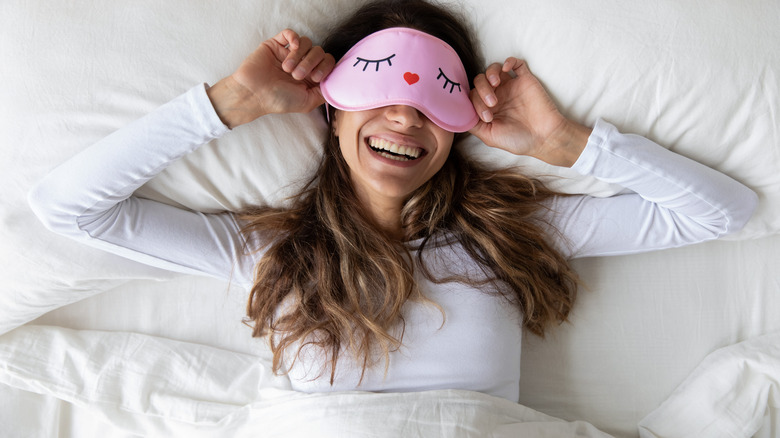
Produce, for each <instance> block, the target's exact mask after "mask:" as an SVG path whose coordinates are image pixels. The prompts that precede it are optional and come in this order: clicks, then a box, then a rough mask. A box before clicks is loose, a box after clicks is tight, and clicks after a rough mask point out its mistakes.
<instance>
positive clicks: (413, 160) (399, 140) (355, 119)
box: [334, 105, 455, 205]
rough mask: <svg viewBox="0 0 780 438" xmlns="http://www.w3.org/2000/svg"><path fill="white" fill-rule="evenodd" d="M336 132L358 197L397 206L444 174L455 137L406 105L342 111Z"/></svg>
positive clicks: (336, 121)
mask: <svg viewBox="0 0 780 438" xmlns="http://www.w3.org/2000/svg"><path fill="white" fill-rule="evenodd" d="M334 129H335V133H336V136H337V137H338V139H339V145H340V147H341V154H342V155H343V156H344V160H345V161H346V162H347V164H348V165H349V168H350V176H351V178H352V182H353V184H354V185H355V190H356V191H357V193H358V195H359V196H361V197H367V198H365V199H368V200H372V201H378V200H381V201H384V200H392V201H393V202H398V203H402V202H403V201H404V200H406V199H407V198H408V196H409V195H410V194H411V193H412V192H413V191H414V190H416V189H417V188H419V187H420V186H422V185H423V184H424V183H425V182H426V181H428V180H429V179H430V178H431V177H432V176H433V175H435V174H436V172H438V171H439V169H441V167H442V166H443V165H444V162H445V161H446V160H447V156H449V153H450V149H451V148H452V141H453V139H454V136H455V134H453V133H452V132H449V131H446V130H444V129H442V128H440V127H439V126H438V125H436V124H435V123H433V122H431V121H430V120H429V119H428V118H427V117H426V116H424V115H423V114H422V113H420V112H419V111H418V110H417V109H415V108H413V107H410V106H406V105H394V106H387V107H381V108H376V109H372V110H366V111H338V110H337V111H336V114H335V117H334ZM399 205H400V204H399Z"/></svg>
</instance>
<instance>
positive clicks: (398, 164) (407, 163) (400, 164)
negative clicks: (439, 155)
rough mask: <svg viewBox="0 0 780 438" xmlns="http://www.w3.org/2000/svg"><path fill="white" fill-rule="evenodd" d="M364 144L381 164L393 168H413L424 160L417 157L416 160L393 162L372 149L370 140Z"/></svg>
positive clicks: (366, 140)
mask: <svg viewBox="0 0 780 438" xmlns="http://www.w3.org/2000/svg"><path fill="white" fill-rule="evenodd" d="M363 144H364V145H365V146H366V148H367V149H368V153H369V154H371V156H372V157H374V158H376V159H377V160H379V161H381V162H383V163H385V164H389V165H391V166H396V167H412V166H414V165H416V164H417V163H419V162H420V161H421V160H422V158H423V157H417V159H414V160H409V161H397V160H393V159H390V158H387V157H383V156H382V155H380V154H379V152H377V151H375V150H373V149H371V146H369V145H368V139H365V140H363Z"/></svg>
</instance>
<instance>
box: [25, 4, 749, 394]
mask: <svg viewBox="0 0 780 438" xmlns="http://www.w3.org/2000/svg"><path fill="white" fill-rule="evenodd" d="M337 60H338V62H337ZM483 66H484V64H483V63H482V62H481V61H480V57H479V55H478V53H477V44H476V43H475V42H474V41H473V40H472V39H471V37H470V36H469V32H468V31H467V27H466V26H464V25H463V24H462V21H460V20H459V19H458V18H457V17H456V16H455V15H453V14H452V13H451V12H449V11H447V10H444V9H441V8H440V7H438V6H433V5H430V4H427V3H424V2H421V1H418V0H414V1H380V2H376V3H372V4H369V5H367V6H365V7H363V8H361V9H360V10H358V11H357V12H356V13H354V14H353V15H352V16H350V17H348V18H347V19H346V20H345V21H344V22H343V23H342V24H341V25H340V26H338V27H337V28H336V29H335V30H334V31H333V33H332V35H331V36H330V37H328V38H327V39H326V40H325V41H324V42H323V43H322V45H321V46H317V45H314V44H313V43H312V42H311V40H310V39H308V38H307V37H305V36H301V35H298V34H296V33H295V32H294V31H292V30H283V31H281V32H280V33H279V34H278V35H276V36H275V37H273V38H271V39H269V40H267V41H265V42H263V43H262V44H261V45H260V46H259V47H258V48H257V49H256V50H255V51H254V52H253V53H252V54H250V55H249V57H248V58H247V59H246V60H245V61H244V62H243V63H242V64H241V65H240V66H239V67H238V69H237V70H236V71H235V72H234V73H233V74H232V75H230V76H228V77H226V78H224V79H222V80H221V81H219V82H217V83H216V84H214V85H213V86H210V87H209V86H207V85H198V86H195V87H194V88H192V89H191V90H189V91H187V92H186V93H184V94H183V95H181V96H180V97H178V98H176V99H174V100H173V101H171V102H169V103H167V104H166V105H163V106H162V107H161V108H159V109H157V110H156V111H154V112H152V113H151V114H149V115H147V116H145V117H143V118H142V119H140V120H138V121H136V122H134V123H132V124H130V125H129V126H127V127H125V128H123V129H121V130H119V131H117V132H115V133H114V134H112V135H110V136H109V137H107V138H105V139H104V140H102V141H100V142H98V143H97V144H95V145H93V146H92V147H90V148H88V149H87V150H85V151H83V152H82V153H81V154H79V155H77V156H76V157H74V158H72V159H71V160H69V161H68V162H66V163H64V164H62V165H61V166H59V167H58V168H57V169H55V170H54V171H52V172H51V174H49V175H48V176H47V177H46V178H45V179H44V180H43V181H41V182H40V183H39V185H38V186H37V187H35V188H34V190H33V191H32V192H31V194H30V202H31V205H32V207H33V209H34V210H35V211H36V213H37V215H38V216H39V217H40V218H41V220H42V221H43V222H44V223H45V224H46V225H47V226H48V228H50V229H51V230H53V231H56V232H58V233H62V234H64V235H67V236H70V237H72V238H74V239H76V240H79V241H82V242H84V243H87V244H90V245H93V246H96V247H98V248H102V249H104V250H106V251H110V252H112V253H115V254H120V255H122V256H125V257H128V258H130V259H133V260H137V261H139V262H143V263H148V264H151V265H154V266H158V267H162V268H167V269H171V270H176V271H180V272H185V273H192V274H200V275H209V276H214V277H218V278H223V279H226V280H229V281H232V282H233V283H241V284H242V285H245V286H246V288H247V289H248V290H249V291H250V295H249V302H248V306H247V312H248V319H249V320H250V321H251V322H252V327H253V331H252V335H253V336H257V337H260V336H267V338H268V340H269V342H270V344H271V348H272V351H273V357H274V360H273V369H274V371H275V372H277V373H285V374H287V375H288V376H289V377H290V379H291V381H292V386H293V388H294V389H296V390H299V391H304V392H322V391H343V390H363V391H396V392H400V391H421V390H429V389H444V388H447V389H467V390H473V391H481V392H483V393H487V394H491V395H495V396H499V397H503V398H506V399H510V400H514V401H516V400H517V399H518V385H519V379H520V351H521V339H522V331H523V330H524V329H525V330H528V331H529V332H531V333H534V334H537V335H542V334H544V332H545V330H546V329H548V328H549V327H550V326H552V325H555V324H556V323H560V322H562V321H565V320H566V318H567V315H568V314H569V312H570V310H571V309H572V306H573V304H574V300H575V295H576V291H577V284H578V281H577V275H576V273H575V272H574V270H573V269H572V267H571V266H570V264H569V262H568V261H569V260H570V259H572V258H575V257H585V256H601V255H612V254H626V253H634V252H640V251H648V250H654V249H661V248H670V247H676V246H680V245H686V244H691V243H695V242H701V241H705V240H710V239H716V238H718V237H720V236H723V235H726V234H729V233H733V232H735V231H738V230H739V229H740V228H741V227H743V226H744V224H745V223H746V222H747V221H748V219H749V218H750V216H751V214H752V212H753V210H754V208H755V205H756V195H755V194H754V193H753V192H752V191H751V190H749V189H748V188H746V187H744V186H742V185H741V184H739V183H737V182H736V181H734V180H732V179H731V178H729V177H727V176H725V175H723V174H721V173H718V172H716V171H714V170H712V169H709V168H707V167H705V166H703V165H701V164H698V163H696V162H693V161H691V160H689V159H687V158H684V157H682V156H679V155H676V154H674V153H672V152H670V151H668V150H666V149H665V148H663V147H661V146H659V145H656V144H654V143H653V142H651V141H649V140H647V139H645V138H642V137H639V136H636V135H627V134H622V133H620V132H618V130H617V129H616V128H615V127H614V126H612V125H610V124H609V123H607V122H605V121H601V120H600V121H598V122H596V124H595V126H583V125H581V124H579V123H577V122H575V121H573V120H569V119H567V118H565V117H564V116H562V115H561V113H560V112H559V111H558V109H557V108H556V106H555V105H554V104H553V103H552V101H551V99H550V97H549V96H548V95H547V93H546V92H545V90H544V89H543V87H542V86H541V84H540V82H539V81H538V80H537V79H536V78H535V77H534V76H533V75H532V74H531V72H530V71H529V69H528V67H527V66H526V64H525V63H524V62H523V61H521V60H518V59H516V58H508V59H506V60H505V61H504V62H502V63H494V64H490V65H489V66H488V67H487V69H485V70H484V71H483ZM317 107H322V108H323V113H324V114H325V116H326V117H327V119H328V126H329V130H328V135H327V138H326V139H324V144H323V156H322V161H321V163H320V165H319V168H318V169H317V171H316V173H315V174H313V175H311V179H310V180H309V181H308V184H307V185H305V187H304V188H303V189H302V190H301V191H300V192H299V193H298V194H297V195H295V197H294V198H293V199H292V202H291V203H290V204H289V207H285V208H279V207H270V206H256V207H249V208H246V209H245V210H243V211H241V212H238V213H231V212H226V213H221V214H204V213H199V212H194V211H188V210H183V209H178V208H175V207H172V206H169V205H164V204H161V203H158V202H155V201H151V200H147V199H140V198H137V197H135V196H133V192H134V191H135V190H136V189H138V188H139V187H140V186H141V185H143V184H144V183H145V182H146V181H148V180H150V179H151V178H153V177H154V176H155V175H157V174H158V173H159V172H161V171H162V170H163V169H165V168H166V166H168V165H170V164H171V163H173V162H174V161H176V160H178V159H180V158H181V157H183V156H185V155H187V154H189V153H191V152H192V151H194V150H196V149H197V148H198V147H199V146H200V145H202V144H204V143H206V142H209V141H210V140H213V139H215V138H218V137H220V136H222V135H224V134H225V133H227V132H228V131H230V130H231V129H235V128H236V127H238V126H240V125H242V124H245V123H251V122H252V121H253V120H255V119H258V118H261V117H264V116H265V115H267V114H272V113H296V112H308V111H312V110H314V109H316V108H317ZM468 134H471V135H474V136H476V137H478V138H479V139H480V140H481V141H482V142H484V143H485V144H486V145H488V146H490V147H494V148H499V149H503V150H505V151H506V153H507V154H517V155H527V156H532V157H535V158H537V159H539V160H543V161H545V162H547V163H550V164H552V165H555V166H565V167H571V168H573V169H574V170H576V171H578V172H580V173H582V174H583V175H591V176H594V177H596V178H599V179H601V180H604V181H607V182H610V183H617V184H620V185H622V186H624V187H626V188H629V189H630V190H632V191H633V193H630V194H624V195H619V196H615V197H611V198H606V199H601V198H593V197H589V196H569V195H567V196H564V195H561V194H558V193H555V192H553V191H552V190H550V189H547V188H545V187H544V186H543V185H542V184H541V183H540V182H539V181H535V180H533V179H530V178H528V177H526V176H524V175H522V174H520V173H518V172H517V171H516V170H509V169H505V170H494V169H487V168H485V167H483V166H481V165H479V164H478V163H476V162H474V161H472V160H470V159H467V158H466V157H465V156H464V155H463V154H462V153H461V152H460V151H459V150H458V149H457V148H455V147H453V146H455V145H457V143H458V142H459V141H461V140H462V139H463V138H464V137H465V136H466V135H468ZM260 141H262V139H258V142H260ZM288 147H290V148H294V147H296V145H294V144H290V145H288ZM507 156H508V155H507Z"/></svg>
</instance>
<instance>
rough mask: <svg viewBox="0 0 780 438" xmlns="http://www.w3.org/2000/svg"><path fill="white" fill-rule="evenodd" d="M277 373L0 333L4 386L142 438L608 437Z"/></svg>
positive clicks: (199, 355) (510, 414)
mask: <svg viewBox="0 0 780 438" xmlns="http://www.w3.org/2000/svg"><path fill="white" fill-rule="evenodd" d="M268 370H269V367H268V366H267V365H266V363H265V362H264V361H262V360H261V358H260V357H258V356H252V355H248V354H240V353H235V352H230V351H227V350H221V349H218V348H214V347H207V346H204V345H199V344H192V343H185V342H178V341H172V340H168V339H163V338H157V337H153V336H148V335H140V334H135V333H122V332H101V331H74V330H68V329H63V328H56V327H45V326H26V327H22V328H20V329H17V330H14V331H13V332H11V333H8V334H6V335H4V336H2V337H0V382H2V383H4V384H6V385H9V386H12V387H15V388H18V389H22V390H26V391H30V392H35V393H39V394H45V395H50V396H53V397H56V398H58V399H61V400H65V401H68V402H71V403H73V404H74V405H76V406H80V407H82V408H85V409H87V410H89V411H91V412H93V413H94V414H95V415H96V416H98V417H100V418H101V419H102V420H103V421H106V422H108V423H109V424H111V425H113V426H114V427H116V428H117V429H119V430H121V431H123V432H127V433H132V434H140V435H143V436H177V437H178V436H186V437H225V436H231V437H250V436H251V437H257V436H263V437H277V436H284V437H311V436H318V437H330V436H333V437H336V436H339V437H342V436H355V437H363V436H374V437H398V436H404V437H431V436H447V437H486V436H493V437H516V436H533V437H594V438H595V437H608V436H609V435H607V434H604V433H602V432H599V431H598V430H596V428H594V427H593V426H591V425H589V424H587V423H583V422H566V421H562V420H559V419H556V418H553V417H550V416H547V415H544V414H542V413H539V412H536V411H534V410H532V409H529V408H526V407H523V406H521V405H518V404H516V403H512V402H510V401H507V400H504V399H501V398H497V397H492V396H488V395H485V394H481V393H476V392H470V391H455V390H441V391H428V392H416V393H403V394H375V393H368V392H349V393H332V394H302V393H296V392H294V391H290V390H287V389H281V388H279V387H278V386H279V385H278V384H277V385H274V378H273V377H272V376H270V375H269V374H268V373H269V372H268ZM0 415H1V414H0ZM4 420H6V421H11V419H10V418H5V419H4ZM28 432H29V431H28Z"/></svg>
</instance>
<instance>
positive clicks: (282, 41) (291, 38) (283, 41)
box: [271, 29, 300, 53]
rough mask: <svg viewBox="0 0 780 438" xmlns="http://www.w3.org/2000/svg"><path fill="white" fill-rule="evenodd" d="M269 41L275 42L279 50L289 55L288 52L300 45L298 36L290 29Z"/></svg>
mask: <svg viewBox="0 0 780 438" xmlns="http://www.w3.org/2000/svg"><path fill="white" fill-rule="evenodd" d="M271 40H273V41H274V42H276V43H277V44H278V46H280V47H281V48H283V49H285V53H289V52H290V51H292V50H295V49H297V48H298V45H299V43H300V35H298V33H297V32H295V31H294V30H292V29H285V30H283V31H281V32H279V33H278V34H276V35H274V36H273V37H272V38H271Z"/></svg>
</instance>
